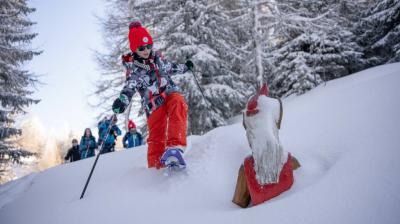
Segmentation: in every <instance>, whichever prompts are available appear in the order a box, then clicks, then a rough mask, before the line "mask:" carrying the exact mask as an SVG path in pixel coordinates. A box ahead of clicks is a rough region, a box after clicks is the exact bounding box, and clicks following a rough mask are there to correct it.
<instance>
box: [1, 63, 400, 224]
mask: <svg viewBox="0 0 400 224" xmlns="http://www.w3.org/2000/svg"><path fill="white" fill-rule="evenodd" d="M399 83H400V63H396V64H390V65H385V66H379V67H375V68H372V69H369V70H366V71H363V72H360V73H357V74H354V75H351V76H348V77H345V78H341V79H337V80H334V81H331V82H328V83H327V84H326V85H321V86H320V87H318V88H316V89H314V90H312V91H310V92H308V93H307V94H304V95H302V96H299V97H293V98H290V99H287V100H285V101H284V117H283V123H282V125H283V126H282V131H281V141H282V143H283V144H284V146H285V149H286V150H287V151H290V152H291V153H292V154H293V155H295V156H296V157H297V158H298V159H299V161H300V163H301V164H302V167H301V168H300V169H299V170H296V171H295V183H294V185H293V187H292V188H291V190H290V191H288V192H285V193H284V194H282V195H280V196H279V197H277V198H275V199H273V200H271V201H268V202H266V203H264V204H262V205H260V206H256V207H252V208H248V209H241V208H239V207H237V206H236V205H234V204H233V203H231V199H232V196H233V191H234V188H235V183H236V178H237V171H238V168H239V166H240V164H241V162H242V161H243V158H244V157H245V156H246V155H247V154H249V153H250V151H249V149H248V144H247V141H246V138H245V132H244V129H243V128H242V126H241V122H238V123H236V124H233V125H231V126H226V127H220V128H217V129H214V130H212V131H211V132H209V133H207V134H205V135H203V136H192V137H190V138H189V142H190V143H189V144H190V146H189V149H188V150H187V154H186V160H187V163H188V168H187V172H186V173H185V172H183V173H177V174H175V175H173V176H165V175H164V174H163V172H162V171H157V170H153V169H147V168H146V148H145V147H140V148H139V149H137V150H136V149H135V150H125V151H120V152H116V153H112V154H107V155H104V156H101V157H100V160H99V162H98V166H97V169H96V170H95V172H94V176H93V177H92V181H91V183H90V185H89V187H88V190H87V193H86V196H85V198H84V199H83V200H79V196H80V193H81V191H82V188H83V185H84V183H85V180H86V177H87V175H88V173H89V171H90V167H91V165H92V163H93V159H87V160H84V161H80V162H76V163H71V164H66V165H62V166H59V167H55V168H52V169H49V170H46V171H45V172H41V173H35V174H31V175H29V176H26V177H24V178H21V179H19V180H16V181H13V182H10V183H7V184H5V185H2V186H0V223H2V224H3V223H4V224H13V223H21V224H22V223H23V224H28V223H30V224H31V223H33V224H36V223H37V224H44V223H49V224H54V223H60V224H62V223H68V224H70V223H85V224H89V223H96V224H100V223H201V224H204V223H290V224H293V223H307V224H310V223H316V224H320V223H325V224H326V223H340V224H344V223H360V224H368V223H371V224H372V223H386V224H389V223H393V224H394V223H399V222H400V213H399V211H400V193H399V191H400V175H399V171H400V161H399V160H400V119H399V116H400V115H399V114H400V100H399V99H400V89H399Z"/></svg>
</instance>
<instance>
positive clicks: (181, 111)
mask: <svg viewBox="0 0 400 224" xmlns="http://www.w3.org/2000/svg"><path fill="white" fill-rule="evenodd" d="M187 111H188V107H187V104H186V102H185V99H184V98H183V96H182V95H181V94H179V93H171V94H169V95H168V96H167V97H166V99H165V103H164V104H163V105H161V106H160V107H159V108H157V109H156V110H155V111H153V112H152V113H151V114H150V116H149V117H148V118H147V127H148V129H149V137H148V138H147V144H148V150H147V164H148V167H149V168H151V167H155V168H157V169H160V168H161V167H162V166H161V163H160V158H161V156H162V154H163V153H164V151H165V149H166V148H167V147H172V146H181V147H186V126H187Z"/></svg>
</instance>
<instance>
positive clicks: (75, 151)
mask: <svg viewBox="0 0 400 224" xmlns="http://www.w3.org/2000/svg"><path fill="white" fill-rule="evenodd" d="M64 159H65V160H69V161H70V162H74V161H78V160H80V159H81V153H80V151H79V145H78V140H76V139H72V147H71V148H70V149H68V152H67V155H66V156H65V158H64Z"/></svg>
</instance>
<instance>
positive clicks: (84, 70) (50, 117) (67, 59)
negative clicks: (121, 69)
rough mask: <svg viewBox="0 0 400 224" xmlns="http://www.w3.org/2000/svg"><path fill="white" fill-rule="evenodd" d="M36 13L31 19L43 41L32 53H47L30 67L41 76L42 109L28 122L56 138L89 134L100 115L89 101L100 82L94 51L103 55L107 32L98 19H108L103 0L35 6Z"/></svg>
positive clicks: (48, 0) (36, 0)
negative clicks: (70, 132)
mask: <svg viewBox="0 0 400 224" xmlns="http://www.w3.org/2000/svg"><path fill="white" fill-rule="evenodd" d="M28 5H29V6H30V7H34V8H36V12H34V13H31V14H30V15H29V18H30V19H31V20H32V21H34V22H36V23H37V24H36V25H34V26H33V27H32V31H33V32H35V33H38V36H37V37H36V38H35V39H34V40H33V41H32V47H33V48H35V49H38V50H42V51H43V53H42V54H41V55H39V56H36V57H34V59H33V60H32V61H30V62H29V63H28V64H27V67H28V69H29V70H31V72H33V73H35V74H37V75H40V78H39V80H40V81H41V82H43V83H44V84H43V85H39V86H38V88H37V91H36V93H35V94H34V95H33V97H34V98H37V99H40V100H41V102H40V103H39V104H37V105H32V106H31V107H30V108H28V117H35V118H38V119H39V120H40V121H41V122H42V123H43V125H44V127H45V128H46V129H47V130H48V131H50V132H53V133H54V132H55V133H58V132H62V131H65V130H73V131H74V132H83V129H84V128H86V127H92V128H93V127H95V124H96V123H97V122H96V120H95V116H96V114H95V112H94V110H93V108H91V107H90V106H89V104H88V98H89V95H90V94H91V92H92V91H93V89H94V83H95V81H96V80H97V79H99V70H98V65H97V64H96V62H95V60H94V50H98V49H102V48H103V45H102V34H101V26H100V23H99V21H98V19H97V18H96V16H101V15H103V13H104V12H103V10H104V5H105V2H104V1H102V0H97V1H96V0H85V1H81V0H68V1H60V0H57V1H54V0H53V1H52V0H31V1H28Z"/></svg>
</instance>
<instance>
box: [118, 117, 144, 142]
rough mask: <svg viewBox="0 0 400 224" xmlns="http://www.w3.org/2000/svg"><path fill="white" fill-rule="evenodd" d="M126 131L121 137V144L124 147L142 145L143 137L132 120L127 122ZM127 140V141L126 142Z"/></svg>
mask: <svg viewBox="0 0 400 224" xmlns="http://www.w3.org/2000/svg"><path fill="white" fill-rule="evenodd" d="M128 130H129V131H128V132H127V133H126V134H125V136H124V138H123V139H122V144H123V145H124V148H133V147H136V146H140V145H142V142H143V138H142V135H141V134H140V133H139V132H137V131H136V125H135V123H133V121H132V120H130V121H129V124H128ZM127 141H128V143H126V142H127Z"/></svg>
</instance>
